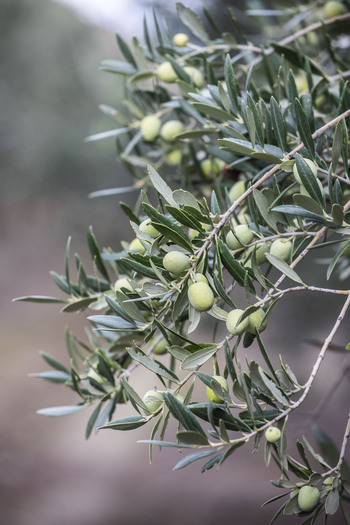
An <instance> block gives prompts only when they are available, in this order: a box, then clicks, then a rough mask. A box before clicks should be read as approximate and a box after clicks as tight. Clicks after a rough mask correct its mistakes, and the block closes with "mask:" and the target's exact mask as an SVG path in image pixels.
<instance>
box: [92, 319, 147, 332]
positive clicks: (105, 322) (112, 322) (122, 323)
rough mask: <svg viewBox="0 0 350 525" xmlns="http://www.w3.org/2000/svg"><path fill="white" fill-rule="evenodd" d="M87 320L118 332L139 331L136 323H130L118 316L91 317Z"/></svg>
mask: <svg viewBox="0 0 350 525" xmlns="http://www.w3.org/2000/svg"><path fill="white" fill-rule="evenodd" d="M87 319H88V320H89V321H91V322H92V323H94V324H97V325H99V326H102V327H105V328H109V329H111V330H115V331H117V332H120V331H122V332H123V331H130V330H137V325H136V323H134V322H133V323H130V322H129V321H126V320H125V319H123V318H122V317H119V316H118V315H90V316H89V317H88V318H87Z"/></svg>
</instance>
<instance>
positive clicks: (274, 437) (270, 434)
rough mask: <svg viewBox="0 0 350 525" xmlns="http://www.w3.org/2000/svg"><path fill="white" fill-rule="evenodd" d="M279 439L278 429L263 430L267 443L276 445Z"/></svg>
mask: <svg viewBox="0 0 350 525" xmlns="http://www.w3.org/2000/svg"><path fill="white" fill-rule="evenodd" d="M280 437H281V431H280V429H279V428H278V427H273V426H272V427H269V428H267V429H266V430H265V438H266V441H268V442H269V443H276V441H278V440H279V439H280Z"/></svg>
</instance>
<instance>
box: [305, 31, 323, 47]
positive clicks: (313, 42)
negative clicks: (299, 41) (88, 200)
mask: <svg viewBox="0 0 350 525" xmlns="http://www.w3.org/2000/svg"><path fill="white" fill-rule="evenodd" d="M306 39H307V42H308V44H309V45H310V46H317V45H318V44H319V42H320V41H319V38H318V35H317V33H316V31H310V33H308V34H307V35H306Z"/></svg>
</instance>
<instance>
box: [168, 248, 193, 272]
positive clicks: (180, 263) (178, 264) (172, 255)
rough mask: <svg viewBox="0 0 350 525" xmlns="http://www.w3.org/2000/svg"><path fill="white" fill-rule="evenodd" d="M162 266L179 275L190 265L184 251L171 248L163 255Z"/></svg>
mask: <svg viewBox="0 0 350 525" xmlns="http://www.w3.org/2000/svg"><path fill="white" fill-rule="evenodd" d="M163 266H164V268H165V269H166V270H168V272H171V273H173V274H175V275H181V274H183V273H184V272H185V271H186V270H187V269H188V268H189V267H190V260H189V258H188V256H187V255H186V254H185V253H183V252H179V251H178V250H173V251H171V252H168V253H167V254H166V255H165V256H164V258H163Z"/></svg>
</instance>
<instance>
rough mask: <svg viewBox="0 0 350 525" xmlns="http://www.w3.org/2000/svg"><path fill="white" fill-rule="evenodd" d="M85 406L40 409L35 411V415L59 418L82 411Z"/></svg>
mask: <svg viewBox="0 0 350 525" xmlns="http://www.w3.org/2000/svg"><path fill="white" fill-rule="evenodd" d="M85 407H86V405H72V406H60V407H50V408H41V409H40V410H37V414H40V415H42V416H48V417H61V416H68V415H69V414H74V413H75V412H79V411H80V410H83V408H85Z"/></svg>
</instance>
